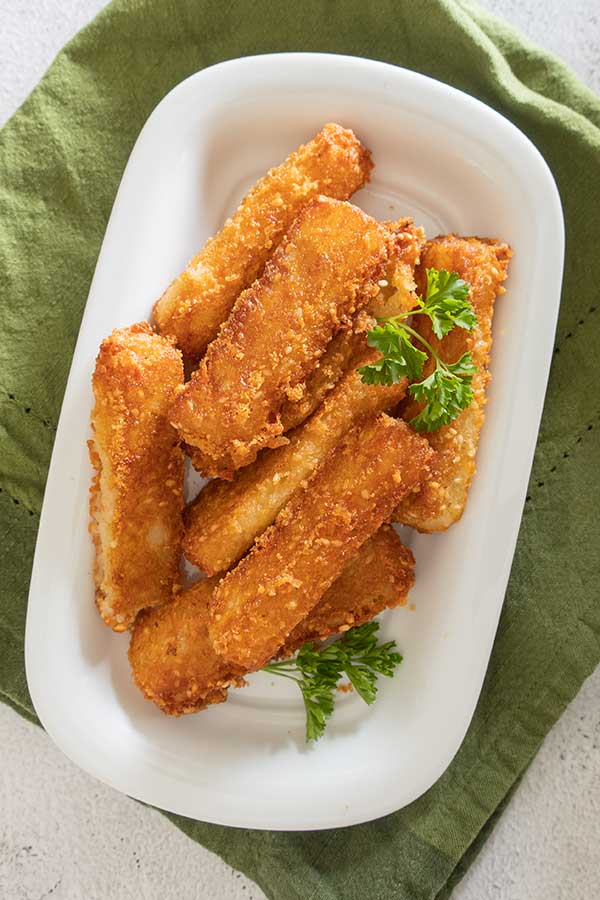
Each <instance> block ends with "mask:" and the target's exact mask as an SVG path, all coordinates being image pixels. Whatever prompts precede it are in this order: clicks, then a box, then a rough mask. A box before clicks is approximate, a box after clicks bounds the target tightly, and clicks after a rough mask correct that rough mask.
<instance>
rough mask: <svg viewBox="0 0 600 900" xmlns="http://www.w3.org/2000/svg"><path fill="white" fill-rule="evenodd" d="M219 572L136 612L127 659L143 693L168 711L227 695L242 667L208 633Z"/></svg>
mask: <svg viewBox="0 0 600 900" xmlns="http://www.w3.org/2000/svg"><path fill="white" fill-rule="evenodd" d="M218 580H219V579H218V578H203V579H202V580H201V581H198V582H196V584H195V585H194V586H193V587H191V588H189V589H188V590H187V591H184V592H183V593H182V594H178V595H177V596H176V597H175V598H174V599H173V600H172V601H171V602H170V603H167V604H166V605H165V606H161V607H159V608H158V609H146V610H144V611H143V612H141V613H140V614H139V616H138V617H137V619H136V622H135V625H134V626H133V630H132V633H131V643H130V645H129V662H130V664H131V669H132V674H133V680H134V682H135V683H136V685H137V686H138V687H139V689H140V690H141V691H142V693H143V694H144V695H145V696H146V697H147V698H148V700H153V701H154V703H156V705H157V706H158V707H160V709H162V711H163V712H165V713H167V715H170V716H181V715H183V714H184V713H193V712H198V711H199V710H201V709H205V708H206V707H207V706H210V705H211V704H212V703H222V702H223V701H224V700H226V699H227V688H228V687H230V686H231V685H242V684H243V677H242V676H243V674H244V673H243V671H241V670H239V669H237V670H236V668H235V667H234V666H231V665H229V663H226V662H225V660H223V659H221V658H220V657H219V656H217V654H216V653H215V651H214V650H213V648H212V644H211V642H210V640H209V637H208V604H209V601H210V598H211V597H212V595H213V592H214V589H215V587H216V585H217V584H218Z"/></svg>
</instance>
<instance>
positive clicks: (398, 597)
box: [129, 525, 414, 716]
mask: <svg viewBox="0 0 600 900" xmlns="http://www.w3.org/2000/svg"><path fill="white" fill-rule="evenodd" d="M413 566H414V560H413V556H412V553H411V552H410V550H407V549H406V547H404V546H403V545H402V543H401V541H400V539H399V538H398V536H397V535H396V533H395V532H394V530H393V529H392V528H390V527H389V526H387V525H384V526H382V527H381V528H380V529H379V531H377V532H376V533H375V534H374V535H373V537H371V538H369V540H368V541H366V542H365V543H364V544H363V545H362V547H361V548H360V550H359V551H358V554H357V555H356V556H355V557H354V559H353V560H351V561H350V562H349V563H348V565H347V566H346V568H345V569H344V570H343V572H342V574H341V575H340V577H339V578H338V579H337V581H335V582H334V583H333V584H332V585H331V587H330V588H329V590H328V591H327V592H326V593H325V594H324V596H323V598H322V600H321V601H320V602H319V603H318V604H317V606H316V607H315V608H314V610H313V611H312V613H311V614H310V615H309V616H308V618H307V619H306V620H304V621H303V622H301V623H300V624H299V625H298V626H297V627H296V628H295V630H294V631H293V632H292V634H290V635H289V637H288V639H287V642H286V645H285V649H283V650H282V651H281V653H280V654H279V655H280V656H281V655H285V656H288V655H291V654H292V653H294V652H295V651H296V650H297V649H298V648H299V647H300V646H301V645H302V644H303V643H304V642H305V641H309V640H314V641H317V640H323V639H324V638H327V637H331V636H332V635H334V634H337V633H338V632H339V631H346V630H347V629H348V628H351V627H353V626H354V625H361V624H362V623H363V622H368V621H369V620H370V619H372V618H374V616H376V615H378V614H379V613H380V612H381V611H382V610H383V609H385V608H386V607H390V606H398V605H401V604H404V603H406V595H407V593H408V591H409V590H410V588H411V587H412V584H413V581H414V576H413ZM217 584H218V579H217V578H205V579H203V580H202V581H199V582H197V584H195V585H194V586H193V587H192V588H190V589H189V590H187V591H185V592H184V593H183V594H179V595H178V596H177V597H175V599H174V600H173V601H172V602H171V603H168V604H167V605H166V606H162V607H160V609H149V610H145V611H144V612H142V613H140V615H139V616H138V617H137V619H136V622H135V625H134V627H133V631H132V635H131V644H130V647H129V660H130V663H131V668H132V672H133V679H134V681H135V683H136V684H137V686H138V687H139V688H140V690H141V691H142V692H143V693H144V694H145V696H146V697H147V698H148V699H149V700H153V701H154V703H156V705H157V706H159V707H160V709H162V710H163V712H165V713H167V714H168V715H171V716H180V715H183V714H184V713H193V712H198V711H199V710H201V709H204V708H205V707H206V706H208V705H210V704H212V703H221V702H222V701H223V700H225V699H226V696H227V688H228V687H230V686H231V685H238V686H239V685H241V684H242V683H243V673H241V672H240V670H239V669H236V668H235V667H232V666H230V665H229V664H227V663H226V662H225V661H224V660H222V659H221V658H220V657H218V656H217V655H216V653H215V651H214V650H213V647H212V644H211V642H210V640H209V637H208V607H209V601H210V598H211V596H212V594H213V591H214V588H215V586H216V585H217Z"/></svg>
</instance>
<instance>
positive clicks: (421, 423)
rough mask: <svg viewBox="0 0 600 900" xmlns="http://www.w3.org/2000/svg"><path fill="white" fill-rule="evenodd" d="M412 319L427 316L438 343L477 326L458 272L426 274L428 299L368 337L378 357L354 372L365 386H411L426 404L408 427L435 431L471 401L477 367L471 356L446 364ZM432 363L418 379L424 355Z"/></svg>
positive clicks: (376, 329) (370, 333)
mask: <svg viewBox="0 0 600 900" xmlns="http://www.w3.org/2000/svg"><path fill="white" fill-rule="evenodd" d="M411 315H426V316H428V318H429V319H430V321H431V325H432V329H433V331H434V334H435V335H436V337H437V338H439V339H442V338H443V337H445V336H446V335H447V334H448V333H449V332H450V331H451V330H452V329H453V328H455V327H456V328H464V329H466V330H467V331H472V329H473V328H474V327H475V325H476V324H477V318H476V316H475V313H474V311H473V307H472V306H471V304H470V302H469V285H468V284H467V282H466V281H463V279H462V278H460V277H459V276H458V274H457V273H456V272H447V271H446V270H445V269H427V295H426V297H425V299H422V298H419V306H418V308H417V309H416V310H412V311H411V312H406V313H401V314H400V315H398V316H394V317H393V318H390V319H382V320H381V321H380V324H378V325H377V326H376V327H375V328H373V329H372V330H371V331H369V333H368V343H369V346H371V347H375V348H376V349H377V350H379V352H380V353H381V357H380V358H379V359H378V360H376V361H375V362H372V363H370V364H369V365H366V366H362V367H361V368H360V369H358V371H359V373H360V374H361V376H362V380H363V382H365V384H395V383H397V382H399V381H400V379H401V378H408V379H409V380H410V381H412V382H413V383H412V384H411V386H410V388H409V390H410V393H411V394H412V396H413V397H415V399H416V400H418V401H420V402H422V403H424V404H425V405H424V408H423V409H422V411H421V412H420V413H419V414H418V415H417V416H415V418H414V419H413V420H412V421H411V425H413V427H414V428H415V429H417V430H418V431H435V430H436V429H438V428H440V427H441V426H442V425H447V424H448V423H449V422H451V421H452V420H453V419H455V418H456V417H457V416H458V415H459V414H460V412H462V410H463V409H466V408H467V407H468V406H469V404H470V403H471V402H472V400H473V390H472V387H471V382H472V379H473V375H474V373H475V371H476V367H475V366H474V364H473V360H472V358H471V355H470V354H469V353H465V354H463V356H461V358H460V359H459V360H457V361H456V362H455V363H446V362H444V361H443V360H442V359H441V358H440V356H439V354H438V353H437V352H436V350H435V349H434V348H433V347H432V345H431V344H430V343H429V341H427V340H426V339H425V338H424V337H423V336H422V335H421V334H419V332H418V331H416V330H415V329H414V328H412V327H411V326H410V325H407V324H406V322H405V319H407V318H409V317H410V316H411ZM415 342H417V343H419V344H421V346H422V347H424V348H425V349H426V350H427V351H428V352H429V354H430V356H431V358H432V360H433V361H434V362H435V369H434V370H433V372H432V373H431V375H429V376H428V377H427V378H425V379H423V380H420V379H422V376H423V367H424V365H425V362H426V360H427V353H426V352H424V351H423V350H421V349H419V347H418V346H416V343H415Z"/></svg>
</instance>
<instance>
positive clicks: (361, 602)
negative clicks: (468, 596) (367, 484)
mask: <svg viewBox="0 0 600 900" xmlns="http://www.w3.org/2000/svg"><path fill="white" fill-rule="evenodd" d="M414 566H415V560H414V557H413V555H412V553H411V552H410V550H409V549H408V547H405V546H404V545H403V543H402V541H401V540H400V538H399V537H398V535H397V534H396V532H395V531H394V529H393V528H392V527H391V526H390V525H382V526H381V528H380V529H379V531H376V532H375V534H374V535H373V537H371V538H369V540H368V541H365V543H364V544H363V545H362V547H361V548H360V550H359V551H358V553H357V555H356V556H355V557H354V559H351V560H350V562H349V563H347V565H346V567H345V568H344V570H343V572H342V574H341V575H340V576H339V578H336V580H335V581H334V582H333V584H332V585H331V587H330V588H329V590H328V591H327V592H326V593H325V594H324V595H323V597H322V598H321V600H319V602H318V603H317V605H316V606H315V608H314V609H313V610H312V611H311V612H310V613H309V615H308V616H307V617H306V619H304V620H303V621H302V622H300V623H299V624H298V625H296V627H295V628H294V630H293V631H292V632H291V633H290V634H289V635H288V636H287V638H286V641H285V644H284V645H283V647H282V648H281V649H280V651H279V653H278V654H277V655H278V656H279V657H282V658H285V657H286V656H291V655H292V654H293V653H295V652H296V650H299V649H300V647H301V646H302V645H303V644H305V643H307V642H308V641H323V640H326V639H327V638H329V637H332V636H333V635H334V634H338V633H339V632H343V631H348V630H349V629H350V628H355V627H356V626H358V625H363V624H364V623H365V622H370V621H371V619H374V618H375V616H378V615H379V613H380V612H383V610H384V609H389V608H391V607H394V606H404V604H405V603H406V598H407V595H408V592H409V590H410V589H411V587H412V586H413V584H414V581H415V575H414Z"/></svg>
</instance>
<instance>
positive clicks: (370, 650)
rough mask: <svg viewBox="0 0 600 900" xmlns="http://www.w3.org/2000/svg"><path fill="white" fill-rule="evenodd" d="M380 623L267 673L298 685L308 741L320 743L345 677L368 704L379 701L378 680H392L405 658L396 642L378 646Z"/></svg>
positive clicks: (308, 647) (304, 650)
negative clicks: (287, 679) (339, 684)
mask: <svg viewBox="0 0 600 900" xmlns="http://www.w3.org/2000/svg"><path fill="white" fill-rule="evenodd" d="M378 631H379V622H367V623H366V625H360V626H359V627H358V628H352V629H351V630H350V631H347V632H346V633H345V634H344V636H343V637H342V638H340V639H339V640H337V641H334V642H333V643H332V644H328V645H327V646H323V647H319V646H315V645H313V644H311V643H308V644H304V645H303V646H302V647H301V648H300V650H299V651H298V655H297V656H296V658H295V659H284V660H281V662H274V663H269V665H267V666H265V667H264V669H263V671H264V672H270V673H271V674H273V675H281V676H282V677H283V678H290V679H291V680H292V681H295V682H296V684H297V685H298V687H299V688H300V691H301V693H302V697H303V699H304V706H305V708H306V740H307V741H314V740H318V738H320V737H321V735H322V734H323V732H324V731H325V727H326V725H327V721H328V719H329V718H330V717H331V715H332V713H333V708H334V703H335V688H336V686H337V683H338V681H339V680H340V678H342V676H343V675H346V677H347V678H348V679H349V680H350V681H351V683H352V685H353V686H354V689H355V690H356V692H357V693H358V695H359V696H360V697H362V699H363V700H364V701H365V703H369V704H371V703H373V702H374V701H375V698H376V697H377V676H378V675H386V676H387V677H388V678H391V677H392V676H393V674H394V671H395V669H396V666H398V665H399V664H400V663H401V662H402V657H401V656H400V654H399V653H397V652H396V651H395V647H396V643H395V641H387V642H386V643H385V644H378V643H377V632H378Z"/></svg>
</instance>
